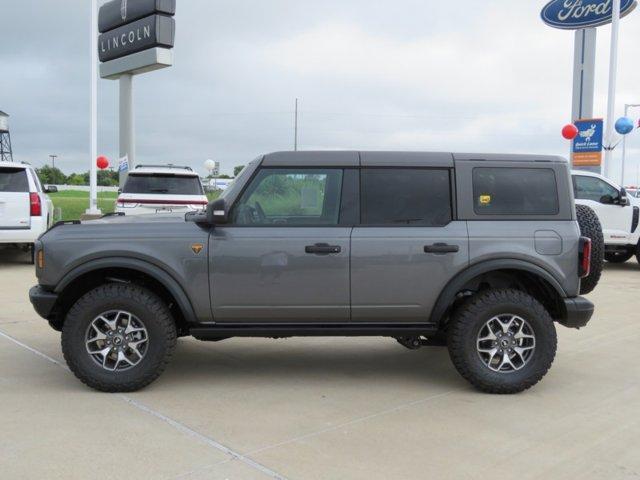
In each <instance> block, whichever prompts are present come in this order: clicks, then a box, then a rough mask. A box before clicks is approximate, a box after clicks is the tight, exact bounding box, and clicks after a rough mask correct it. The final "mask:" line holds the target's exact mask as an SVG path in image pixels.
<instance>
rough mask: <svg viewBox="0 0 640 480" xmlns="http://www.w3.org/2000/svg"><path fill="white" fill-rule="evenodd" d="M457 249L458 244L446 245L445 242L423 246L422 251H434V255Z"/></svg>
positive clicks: (456, 250) (457, 250)
mask: <svg viewBox="0 0 640 480" xmlns="http://www.w3.org/2000/svg"><path fill="white" fill-rule="evenodd" d="M459 251H460V247H459V246H458V245H447V244H446V243H434V244H433V245H425V246H424V253H435V254H436V255H444V254H445V253H457V252H459Z"/></svg>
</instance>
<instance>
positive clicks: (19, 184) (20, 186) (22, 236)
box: [0, 162, 57, 252]
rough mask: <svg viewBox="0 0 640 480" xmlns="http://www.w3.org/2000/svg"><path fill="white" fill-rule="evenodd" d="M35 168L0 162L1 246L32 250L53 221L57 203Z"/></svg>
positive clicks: (51, 190)
mask: <svg viewBox="0 0 640 480" xmlns="http://www.w3.org/2000/svg"><path fill="white" fill-rule="evenodd" d="M54 191H57V189H56V188H55V187H51V189H46V190H45V189H43V188H42V185H41V184H40V179H38V175H37V174H36V172H35V170H34V169H33V167H31V166H30V165H27V164H24V163H17V162H0V244H7V243H11V244H16V245H18V246H22V247H25V248H30V249H31V251H32V252H33V244H34V242H35V241H36V239H37V238H38V237H39V236H40V235H41V234H42V233H44V232H45V231H47V229H48V228H49V227H50V226H51V224H52V222H53V204H52V202H51V200H50V199H49V197H48V196H47V195H46V193H53V192H54Z"/></svg>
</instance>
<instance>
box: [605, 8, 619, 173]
mask: <svg viewBox="0 0 640 480" xmlns="http://www.w3.org/2000/svg"><path fill="white" fill-rule="evenodd" d="M612 8H613V11H612V12H611V52H610V54H609V98H608V100H607V132H606V135H605V141H606V150H605V155H604V158H605V160H604V169H603V170H604V176H605V177H607V178H609V177H611V163H612V160H613V140H614V139H613V126H614V123H615V119H614V118H615V115H616V81H617V74H618V32H619V31H620V0H613V7H612Z"/></svg>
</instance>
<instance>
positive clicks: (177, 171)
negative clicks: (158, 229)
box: [116, 165, 208, 216]
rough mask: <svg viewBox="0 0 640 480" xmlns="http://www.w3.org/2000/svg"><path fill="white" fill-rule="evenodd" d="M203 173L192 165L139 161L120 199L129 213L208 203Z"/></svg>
mask: <svg viewBox="0 0 640 480" xmlns="http://www.w3.org/2000/svg"><path fill="white" fill-rule="evenodd" d="M207 203H208V200H207V196H206V195H205V194H204V189H203V188H202V182H201V181H200V177H199V176H198V175H197V174H196V173H195V172H194V171H193V170H191V168H189V167H178V166H175V165H138V166H137V167H136V168H135V169H133V170H132V171H131V172H129V175H128V176H127V180H126V182H125V184H124V187H123V189H122V192H120V194H119V195H118V200H117V201H116V212H118V213H124V214H125V215H127V216H129V215H146V214H155V213H180V214H184V213H186V212H189V211H195V210H202V209H204V208H205V207H206V206H207Z"/></svg>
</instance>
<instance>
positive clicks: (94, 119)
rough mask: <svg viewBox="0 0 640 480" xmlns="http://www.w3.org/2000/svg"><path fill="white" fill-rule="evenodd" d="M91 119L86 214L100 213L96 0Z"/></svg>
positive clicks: (95, 4)
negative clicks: (97, 158)
mask: <svg viewBox="0 0 640 480" xmlns="http://www.w3.org/2000/svg"><path fill="white" fill-rule="evenodd" d="M90 31H91V43H90V44H89V45H90V48H91V121H90V124H91V125H90V127H89V128H90V133H89V136H90V141H89V143H90V147H89V150H90V166H89V208H88V209H87V211H86V214H87V215H100V213H101V212H100V209H99V208H98V170H97V169H96V157H97V156H98V58H97V57H98V53H97V52H96V48H95V42H96V40H97V38H98V0H91V28H90Z"/></svg>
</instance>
